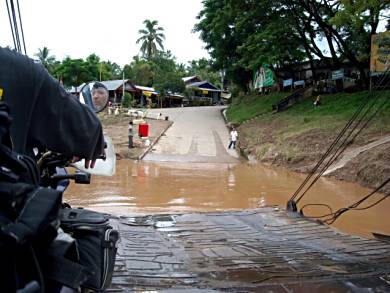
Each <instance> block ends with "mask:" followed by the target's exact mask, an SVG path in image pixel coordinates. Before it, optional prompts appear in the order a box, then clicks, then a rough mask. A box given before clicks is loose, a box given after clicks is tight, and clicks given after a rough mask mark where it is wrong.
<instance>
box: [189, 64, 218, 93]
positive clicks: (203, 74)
mask: <svg viewBox="0 0 390 293" xmlns="http://www.w3.org/2000/svg"><path fill="white" fill-rule="evenodd" d="M187 72H188V75H189V76H193V75H196V76H198V77H199V78H201V79H203V80H207V81H209V82H211V83H212V84H214V85H216V86H218V87H219V88H222V79H221V74H220V71H218V70H215V69H214V67H213V64H212V62H211V61H210V60H207V59H205V58H201V59H199V60H192V61H190V62H189V66H187Z"/></svg>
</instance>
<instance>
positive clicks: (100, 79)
mask: <svg viewBox="0 0 390 293" xmlns="http://www.w3.org/2000/svg"><path fill="white" fill-rule="evenodd" d="M102 65H103V64H102V63H100V76H99V77H100V78H99V81H102Z"/></svg>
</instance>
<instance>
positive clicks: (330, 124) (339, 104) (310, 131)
mask: <svg viewBox="0 0 390 293" xmlns="http://www.w3.org/2000/svg"><path fill="white" fill-rule="evenodd" d="M373 95H374V96H372V97H371V98H374V97H376V96H379V98H378V100H377V105H380V104H382V102H384V101H385V99H389V98H390V91H381V92H375V93H373ZM285 96H286V95H285V94H281V93H278V94H270V95H267V96H255V95H251V96H245V97H243V98H241V99H240V100H238V101H236V102H235V103H233V104H232V105H231V107H230V108H229V109H228V111H227V117H228V119H229V121H231V122H235V123H241V122H243V121H245V120H248V119H250V118H253V117H256V118H255V119H253V120H251V121H250V122H248V123H244V124H241V125H240V127H239V128H238V131H239V135H240V138H239V143H240V148H241V150H242V151H243V153H244V154H246V155H251V156H253V157H255V158H257V159H258V160H259V161H264V162H270V163H273V164H278V165H283V166H286V167H288V168H290V169H293V170H296V171H302V172H307V171H308V170H309V169H311V167H312V166H313V164H315V163H316V162H317V161H318V159H319V158H320V157H321V155H322V154H323V153H324V152H325V151H326V149H327V147H328V146H329V145H330V143H331V142H332V141H333V140H334V138H335V137H336V136H337V134H338V133H339V132H340V131H341V129H342V128H343V126H344V125H345V124H346V123H347V121H348V120H349V119H350V118H351V117H352V115H353V114H354V113H355V111H356V109H357V108H358V107H359V106H360V105H361V104H362V103H363V102H364V101H365V100H366V99H367V98H368V97H369V96H370V93H369V92H368V91H364V92H358V93H352V94H347V93H339V94H334V95H323V96H322V98H321V103H322V104H321V106H319V107H314V105H313V102H314V100H315V97H312V98H307V99H305V100H303V101H301V102H300V103H298V104H296V105H294V106H293V107H291V108H289V109H287V110H285V111H284V112H281V113H277V114H273V113H272V104H274V103H276V102H277V101H279V100H280V99H282V98H284V97H285ZM259 114H262V115H259ZM383 135H390V103H388V104H387V107H385V108H382V109H381V111H380V112H379V113H378V115H377V116H376V117H375V119H373V121H372V122H371V123H370V124H369V127H367V128H366V129H364V130H363V131H362V133H361V134H360V135H359V136H358V138H357V139H356V140H355V142H354V145H364V144H367V143H369V142H371V141H373V140H376V139H378V138H379V137H381V136H383ZM380 149H381V152H383V155H382V154H378V153H376V154H375V156H376V157H378V158H379V160H381V159H380V158H382V160H385V159H384V158H386V155H385V152H386V151H387V150H388V149H389V150H390V146H389V147H388V148H386V147H385V148H384V149H383V147H382V148H380ZM366 155H367V154H366ZM374 163H375V162H374ZM380 165H384V166H385V165H390V162H387V164H386V162H380ZM361 167H362V168H363V167H364V163H363V162H362V163H361ZM354 168H355V169H356V165H355V166H354ZM386 170H387V169H386ZM350 171H351V170H349V171H348V172H350ZM358 171H359V170H356V172H358ZM375 172H382V173H383V172H384V173H386V172H389V176H390V169H389V170H387V171H384V170H383V168H382V169H380V170H379V169H378V170H377V171H375ZM375 172H374V173H375ZM386 174H387V173H386ZM375 175H376V176H377V177H378V176H379V175H381V174H375ZM350 177H351V176H349V180H351V181H353V179H350ZM358 177H359V176H358V174H357V175H356V181H359V180H360V179H359V178H358ZM380 177H382V176H380ZM340 178H343V176H342V175H340ZM370 180H371V179H370ZM370 180H368V181H370ZM371 181H375V180H371ZM361 183H362V182H361ZM370 184H372V185H375V182H371V183H367V182H366V183H365V182H363V185H367V186H370V187H372V186H371V185H370Z"/></svg>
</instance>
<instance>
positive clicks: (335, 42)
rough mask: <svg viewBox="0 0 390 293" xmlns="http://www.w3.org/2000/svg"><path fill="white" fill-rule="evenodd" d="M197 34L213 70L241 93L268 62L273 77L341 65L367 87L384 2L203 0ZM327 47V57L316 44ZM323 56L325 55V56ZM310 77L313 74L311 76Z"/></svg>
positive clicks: (386, 12) (385, 9)
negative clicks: (304, 64) (303, 66)
mask: <svg viewBox="0 0 390 293" xmlns="http://www.w3.org/2000/svg"><path fill="white" fill-rule="evenodd" d="M203 3H204V8H203V10H202V11H201V12H200V14H199V16H198V18H199V22H198V23H197V24H196V25H195V28H194V30H195V31H198V32H200V34H201V38H202V39H203V41H204V42H205V43H206V44H207V45H206V48H207V49H208V50H209V52H210V54H211V56H212V57H213V59H214V65H215V66H216V68H217V69H224V70H225V71H226V76H227V77H229V78H230V79H231V80H232V81H233V82H235V83H236V84H237V85H239V86H240V87H241V88H245V85H246V84H247V83H248V81H249V80H250V79H251V73H252V70H254V69H257V68H258V67H259V66H260V65H261V64H263V63H267V64H269V65H270V66H271V68H273V69H274V70H275V71H276V73H277V72H278V70H280V69H283V70H286V69H287V70H289V68H293V66H294V64H296V63H297V62H300V61H302V60H308V61H309V62H310V64H311V67H312V69H314V60H315V59H320V60H322V61H323V62H325V63H326V64H328V66H329V68H332V69H338V68H339V67H340V65H341V63H342V62H343V61H344V60H348V61H349V62H351V63H352V64H353V65H354V66H355V67H356V68H358V69H359V71H360V73H361V76H362V78H363V80H364V81H365V82H366V84H368V82H367V80H368V79H367V75H366V72H367V69H368V56H369V53H370V50H369V48H370V46H369V43H370V42H369V40H370V36H371V35H372V34H374V33H376V32H377V28H378V23H379V21H380V20H381V19H382V20H385V19H386V17H387V19H388V16H386V15H388V10H389V5H390V2H389V1H387V0H386V1H383V0H366V1H363V0H356V1H348V0H345V1H344V0H338V1H336V0H335V1H333V0H251V1H234V0H205V1H203ZM320 41H322V43H326V44H327V47H328V49H327V52H324V49H323V48H322V47H321V46H320V45H319V42H320ZM327 55H330V57H329V56H327ZM314 75H315V72H314Z"/></svg>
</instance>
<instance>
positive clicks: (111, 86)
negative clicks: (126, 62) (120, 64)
mask: <svg viewBox="0 0 390 293" xmlns="http://www.w3.org/2000/svg"><path fill="white" fill-rule="evenodd" d="M128 81H129V80H128V79H125V80H123V79H115V80H104V81H101V83H102V84H104V85H105V86H106V88H107V89H108V90H109V91H115V90H117V89H118V88H120V87H121V86H122V84H123V82H125V83H127V82H128Z"/></svg>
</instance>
